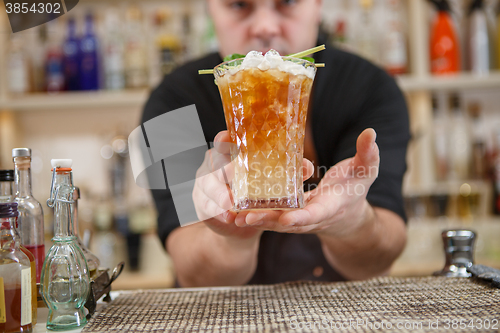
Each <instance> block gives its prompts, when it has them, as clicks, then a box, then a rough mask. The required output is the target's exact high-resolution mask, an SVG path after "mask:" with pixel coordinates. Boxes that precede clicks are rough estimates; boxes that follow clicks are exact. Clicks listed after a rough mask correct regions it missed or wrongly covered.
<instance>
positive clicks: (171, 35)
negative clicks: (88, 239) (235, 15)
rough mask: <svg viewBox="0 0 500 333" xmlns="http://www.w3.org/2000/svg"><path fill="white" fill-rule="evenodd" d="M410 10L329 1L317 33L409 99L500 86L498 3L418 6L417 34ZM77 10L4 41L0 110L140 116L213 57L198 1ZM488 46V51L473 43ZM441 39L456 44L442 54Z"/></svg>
mask: <svg viewBox="0 0 500 333" xmlns="http://www.w3.org/2000/svg"><path fill="white" fill-rule="evenodd" d="M412 1H413V0H358V1H346V0H331V1H326V2H324V10H323V30H324V31H325V32H326V34H327V36H328V38H329V39H330V40H331V41H332V42H333V43H334V44H335V45H337V46H338V47H340V48H344V49H347V50H349V51H353V52H355V53H358V54H360V55H361V56H363V57H365V58H367V59H369V60H371V61H373V62H375V63H377V64H379V65H380V66H381V67H383V68H385V69H386V70H387V71H388V72H389V73H391V74H392V75H395V76H396V80H397V82H398V84H399V85H400V86H401V88H402V89H403V90H404V91H406V92H409V93H411V92H418V91H432V90H452V89H457V90H467V89H483V88H494V87H500V71H499V70H498V66H499V65H500V55H498V54H495V52H496V49H497V47H496V46H495V44H497V43H496V42H497V41H498V38H499V37H498V36H499V35H500V34H498V33H495V31H496V30H498V29H500V28H499V26H500V25H498V24H497V23H496V17H497V7H496V6H497V2H496V1H476V0H475V1H465V2H464V1H461V0H448V1H441V0H440V1H433V2H434V4H431V1H425V2H424V1H422V2H423V3H424V5H423V7H424V16H425V17H423V18H422V17H420V18H418V19H419V20H420V21H425V22H423V23H422V22H420V24H417V25H416V26H412V24H411V21H412V17H413V16H415V13H414V12H412V10H413V9H412V5H411V2H412ZM445 3H447V4H448V5H445ZM420 6H422V5H420ZM79 7H80V8H79V10H78V11H75V14H73V13H69V14H67V15H65V16H63V17H61V18H59V19H57V20H55V21H52V22H49V23H47V24H45V25H42V26H39V27H37V28H34V29H30V31H29V32H24V33H17V34H15V35H10V36H9V37H8V38H7V40H6V41H5V45H6V47H5V50H8V51H7V52H6V54H5V55H4V56H5V60H4V66H5V68H6V71H5V73H6V76H7V78H8V79H6V80H5V85H6V87H4V90H6V93H4V94H3V97H2V94H0V108H1V109H9V110H33V109H49V108H59V107H62V108H85V107H94V106H102V107H108V106H117V107H122V106H130V107H139V106H140V105H142V104H143V103H144V102H145V99H146V98H147V91H148V90H149V89H151V88H152V87H155V86H156V85H157V84H158V83H159V82H160V81H161V79H162V77H163V75H164V74H167V73H169V72H170V71H171V70H172V69H173V68H175V66H177V65H179V64H182V63H183V62H185V61H187V60H190V59H193V58H196V57H198V56H200V55H202V54H204V53H206V52H209V51H212V50H214V49H215V48H216V39H215V34H214V30H213V27H212V25H211V22H210V20H209V18H208V17H207V15H206V10H205V3H204V1H201V0H197V1H188V2H182V1H177V0H171V1H168V2H166V1H154V0H151V1H132V2H127V3H121V2H117V1H106V2H98V1H90V2H86V3H85V4H83V3H82V4H80V5H79ZM408 22H410V23H408ZM429 23H430V24H429ZM424 26H425V29H421V30H425V43H427V44H429V47H427V49H428V50H425V52H427V55H426V56H427V59H425V61H424V63H427V67H428V69H427V70H426V71H424V73H421V72H422V71H420V70H419V69H418V68H417V69H416V67H418V66H415V64H416V63H418V62H422V59H419V58H421V57H420V56H418V55H419V54H422V51H423V50H424V49H425V47H423V45H421V44H422V41H418V42H417V43H415V41H414V40H412V38H413V39H415V36H418V34H422V32H418V33H416V32H415V31H412V30H415V28H416V27H420V28H422V27H424ZM443 26H444V27H451V28H450V29H443V28H442V27H443ZM473 28H474V29H473ZM484 38H486V40H487V42H486V44H485V43H482V44H481V42H476V41H478V40H483V41H484V40H485V39H484ZM443 40H451V41H453V42H452V44H453V45H451V46H449V50H448V51H447V52H444V53H443V52H441V53H439V52H437V51H436V49H437V48H439V47H438V46H439V45H443ZM415 49H418V50H417V51H415ZM420 49H421V50H420ZM474 51H476V53H474ZM474 54H480V55H481V56H479V57H474ZM485 55H486V57H485ZM450 59H454V60H453V61H452V60H450ZM497 60H498V61H497ZM443 64H448V65H443ZM421 67H422V66H421ZM424 67H425V66H424ZM439 74H446V75H444V76H443V75H439ZM75 91H85V92H87V93H80V94H76V93H75ZM96 91H98V92H99V94H97V93H95V92H96ZM62 92H64V93H62ZM88 92H90V94H89V93H88ZM55 97H57V98H55Z"/></svg>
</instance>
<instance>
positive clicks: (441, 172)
mask: <svg viewBox="0 0 500 333" xmlns="http://www.w3.org/2000/svg"><path fill="white" fill-rule="evenodd" d="M432 109H433V113H434V120H433V130H434V133H433V134H434V154H435V158H436V175H437V180H438V181H444V180H446V179H447V177H448V171H449V166H448V144H447V140H448V139H447V134H448V124H449V119H448V115H447V114H446V109H444V108H440V107H439V105H438V99H437V96H433V98H432Z"/></svg>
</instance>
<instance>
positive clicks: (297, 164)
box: [214, 57, 316, 210]
mask: <svg viewBox="0 0 500 333" xmlns="http://www.w3.org/2000/svg"><path fill="white" fill-rule="evenodd" d="M280 58H281V59H278V60H281V62H282V63H279V61H274V60H273V61H274V63H273V62H271V64H269V63H265V61H263V62H264V65H262V66H252V65H250V66H248V65H247V66H245V63H244V62H243V60H242V59H238V60H233V61H231V62H227V63H223V64H221V65H219V66H217V67H216V68H215V70H214V74H215V77H216V82H217V85H218V87H219V91H220V94H221V98H222V103H223V106H224V114H225V117H226V123H227V129H228V132H229V135H230V137H231V141H232V143H234V144H235V147H236V148H235V149H233V150H232V151H231V155H232V156H231V158H232V160H233V165H234V178H233V179H232V182H231V191H232V194H233V199H234V209H236V210H243V209H287V208H302V207H303V205H304V200H303V188H302V157H303V146H304V134H305V124H306V116H307V109H308V105H309V96H310V93H311V87H312V84H313V80H314V75H315V73H316V68H315V66H314V64H313V63H311V62H309V61H306V60H302V59H298V58H289V57H280ZM275 60H276V59H275ZM257 63H258V62H257ZM254 65H255V64H254Z"/></svg>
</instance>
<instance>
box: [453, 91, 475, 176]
mask: <svg viewBox="0 0 500 333" xmlns="http://www.w3.org/2000/svg"><path fill="white" fill-rule="evenodd" d="M449 106H450V110H451V114H452V116H451V121H450V134H449V140H450V141H449V147H450V172H449V176H450V177H449V178H450V180H465V179H467V177H468V175H469V162H470V154H471V147H470V130H469V126H468V125H469V124H468V121H467V119H466V117H465V115H464V112H463V110H462V107H461V104H460V97H459V95H458V94H456V93H453V94H451V95H450V98H449Z"/></svg>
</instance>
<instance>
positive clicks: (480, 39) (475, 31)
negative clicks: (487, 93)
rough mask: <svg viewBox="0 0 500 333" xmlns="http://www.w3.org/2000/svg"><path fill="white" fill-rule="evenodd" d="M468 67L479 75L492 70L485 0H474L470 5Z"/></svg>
mask: <svg viewBox="0 0 500 333" xmlns="http://www.w3.org/2000/svg"><path fill="white" fill-rule="evenodd" d="M468 37H469V38H468V48H467V51H468V67H469V68H468V69H469V70H471V72H472V73H474V74H478V75H485V74H488V73H489V71H490V42H489V40H490V36H489V34H488V19H487V16H486V12H485V10H484V1H483V0H474V1H473V2H472V3H471V5H470V7H469V31H468Z"/></svg>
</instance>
